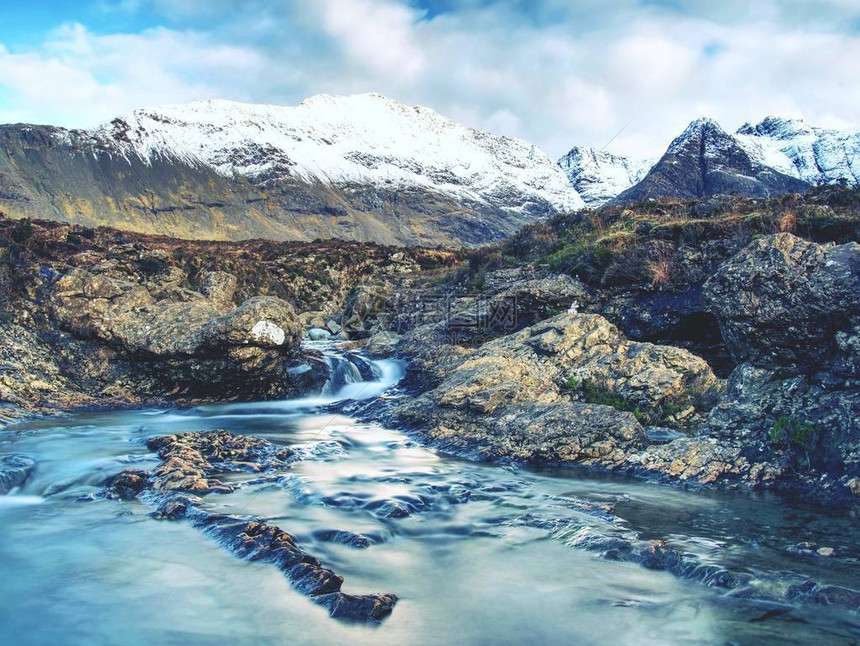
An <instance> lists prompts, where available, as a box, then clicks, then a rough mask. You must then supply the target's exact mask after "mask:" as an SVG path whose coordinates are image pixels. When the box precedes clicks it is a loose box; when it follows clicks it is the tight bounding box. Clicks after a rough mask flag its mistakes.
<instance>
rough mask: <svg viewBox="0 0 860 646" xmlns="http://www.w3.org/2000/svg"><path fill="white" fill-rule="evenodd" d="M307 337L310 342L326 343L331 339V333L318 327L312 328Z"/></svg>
mask: <svg viewBox="0 0 860 646" xmlns="http://www.w3.org/2000/svg"><path fill="white" fill-rule="evenodd" d="M307 335H308V338H309V339H310V340H311V341H328V340H329V339H330V338H331V332H329V331H328V330H324V329H323V328H319V327H312V328H311V329H310V330H308V331H307Z"/></svg>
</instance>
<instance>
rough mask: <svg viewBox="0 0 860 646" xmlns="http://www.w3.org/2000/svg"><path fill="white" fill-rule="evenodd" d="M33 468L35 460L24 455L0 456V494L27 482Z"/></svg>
mask: <svg viewBox="0 0 860 646" xmlns="http://www.w3.org/2000/svg"><path fill="white" fill-rule="evenodd" d="M35 468H36V463H35V461H33V459H32V458H29V457H27V456H26V455H17V454H13V455H3V456H0V495H2V494H7V493H9V492H10V491H12V489H15V488H17V487H20V486H21V485H23V484H24V483H25V482H27V478H29V477H30V474H31V473H33V470H34V469H35Z"/></svg>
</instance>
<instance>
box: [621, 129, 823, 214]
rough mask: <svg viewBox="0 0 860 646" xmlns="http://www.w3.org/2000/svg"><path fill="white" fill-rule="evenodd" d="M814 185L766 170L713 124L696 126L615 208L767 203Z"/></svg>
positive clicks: (671, 147)
mask: <svg viewBox="0 0 860 646" xmlns="http://www.w3.org/2000/svg"><path fill="white" fill-rule="evenodd" d="M809 187H810V185H809V183H807V182H805V181H803V180H801V179H798V178H797V177H793V176H791V175H787V174H785V173H783V172H780V171H778V170H776V169H774V168H771V167H769V166H766V165H765V164H763V163H762V162H761V161H759V160H758V159H756V158H754V157H753V156H752V155H750V154H749V153H748V152H747V150H746V149H745V148H744V147H742V146H741V145H740V144H739V143H738V141H737V139H736V138H735V137H733V136H732V135H730V134H729V133H727V132H726V131H725V130H723V129H722V128H721V127H720V126H719V124H717V122H715V121H713V120H712V119H707V118H702V119H697V120H696V121H693V122H692V123H691V124H690V125H689V126H688V127H687V128H686V130H684V132H683V133H681V135H680V136H678V137H677V138H676V139H675V140H674V141H673V142H672V143H671V145H670V146H669V148H668V150H667V151H666V153H665V154H664V155H663V157H661V158H660V160H659V161H658V162H657V163H656V164H655V165H654V167H653V168H652V169H651V170H650V171H649V172H648V174H647V175H645V177H644V178H643V179H642V180H641V181H640V182H638V183H637V184H635V185H634V186H632V187H630V188H629V189H627V190H626V191H623V192H622V193H621V194H619V195H618V196H617V197H616V198H615V201H616V202H631V201H639V200H644V199H649V198H661V197H671V198H680V199H692V198H698V197H706V196H710V195H719V194H738V195H743V196H747V197H768V196H771V195H778V194H780V193H789V192H794V191H798V192H804V191H806V190H808V189H809Z"/></svg>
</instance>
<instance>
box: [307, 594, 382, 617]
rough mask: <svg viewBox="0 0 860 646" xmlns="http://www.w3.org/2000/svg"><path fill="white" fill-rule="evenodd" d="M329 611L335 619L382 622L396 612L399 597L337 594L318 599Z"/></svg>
mask: <svg viewBox="0 0 860 646" xmlns="http://www.w3.org/2000/svg"><path fill="white" fill-rule="evenodd" d="M316 601H317V603H319V604H320V605H323V606H325V607H326V608H328V609H329V614H330V615H331V616H332V617H334V618H335V619H342V620H346V621H368V620H373V621H382V620H383V619H385V617H387V616H388V615H390V614H391V611H392V610H394V605H395V604H396V603H397V597H396V596H395V595H393V594H363V595H354V594H344V593H343V592H337V593H335V594H327V595H323V596H320V597H317V599H316Z"/></svg>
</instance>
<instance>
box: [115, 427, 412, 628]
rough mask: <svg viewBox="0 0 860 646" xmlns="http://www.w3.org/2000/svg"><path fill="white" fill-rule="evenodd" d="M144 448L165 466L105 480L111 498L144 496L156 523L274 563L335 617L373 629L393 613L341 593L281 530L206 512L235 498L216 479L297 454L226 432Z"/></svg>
mask: <svg viewBox="0 0 860 646" xmlns="http://www.w3.org/2000/svg"><path fill="white" fill-rule="evenodd" d="M147 446H148V448H149V449H150V450H153V451H156V452H157V453H158V456H159V458H160V459H161V462H160V464H159V465H158V466H157V467H156V468H155V470H154V471H153V472H152V474H151V475H150V474H148V473H146V472H141V471H133V470H126V471H123V472H121V473H119V474H117V475H115V476H113V477H112V478H110V479H108V481H107V482H106V487H107V492H108V497H110V494H113V495H115V496H116V497H121V498H124V499H127V498H133V497H135V496H139V495H140V494H141V493H143V492H144V491H147V492H148V495H147V497H146V498H145V500H147V502H149V503H151V504H153V505H154V506H155V507H156V509H155V511H154V512H153V513H152V517H153V518H156V519H159V520H179V519H187V520H188V521H189V522H190V523H191V524H192V525H193V526H194V527H196V528H197V529H199V530H200V531H202V532H203V533H205V534H207V535H209V536H211V537H213V538H215V539H216V540H218V541H219V542H220V543H221V544H222V545H223V546H224V547H226V548H227V549H229V550H230V551H231V552H232V553H233V554H235V555H236V556H237V557H239V558H242V559H245V560H249V561H260V562H264V563H271V564H272V565H274V566H275V567H277V568H278V569H279V570H280V571H281V572H282V573H283V574H284V575H285V576H286V577H287V579H288V580H289V581H290V583H291V584H292V586H293V587H294V588H295V589H296V590H298V591H300V592H302V593H303V594H305V595H307V596H308V598H309V599H311V601H313V602H314V603H317V604H320V605H322V606H324V607H326V608H327V609H328V610H329V613H330V615H331V616H332V617H334V618H337V619H343V620H350V621H365V622H368V621H369V622H375V621H380V620H381V619H383V618H384V617H385V616H387V615H388V614H390V612H391V610H392V609H393V607H394V605H395V603H396V602H397V597H396V596H395V595H393V594H369V595H351V594H346V593H344V592H342V591H341V586H342V585H343V577H341V576H340V575H338V574H336V573H334V572H333V571H331V570H329V569H327V568H325V567H324V566H323V565H322V564H321V563H320V561H319V559H317V558H316V557H314V556H312V555H310V554H308V553H307V552H305V551H304V550H302V549H301V547H299V545H298V544H297V543H296V540H295V539H294V537H293V536H292V535H291V534H289V533H287V532H286V531H284V530H283V529H281V528H280V527H277V526H276V525H270V524H267V523H263V522H256V521H248V520H246V519H242V518H237V517H233V516H228V515H225V514H217V513H212V512H210V511H207V510H205V509H202V508H201V506H200V503H201V502H202V501H201V499H200V497H199V496H204V495H206V494H210V493H230V492H231V491H233V488H232V487H230V486H228V485H225V484H223V483H221V482H220V481H218V480H217V479H216V478H214V477H213V476H212V474H213V472H215V471H218V472H230V471H239V470H250V471H255V472H258V471H267V470H270V469H274V468H278V469H283V468H285V467H286V466H287V465H288V461H289V460H290V458H292V457H293V455H294V453H293V451H292V450H291V449H288V448H284V447H279V446H277V445H274V444H272V443H271V442H267V441H266V440H263V439H259V438H254V437H249V436H243V435H234V434H232V433H230V432H229V431H211V432H192V433H180V434H177V435H167V436H163V437H154V438H150V439H149V440H148V442H147ZM339 534H341V535H340V536H339V537H336V536H335V535H331V536H330V538H332V539H333V540H337V539H338V538H340V539H344V538H345V536H346V533H339ZM355 536H356V537H358V536H359V535H355ZM362 538H364V537H362ZM368 540H369V539H368Z"/></svg>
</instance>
